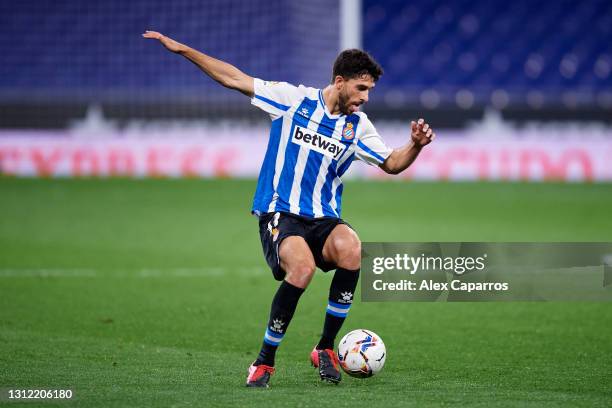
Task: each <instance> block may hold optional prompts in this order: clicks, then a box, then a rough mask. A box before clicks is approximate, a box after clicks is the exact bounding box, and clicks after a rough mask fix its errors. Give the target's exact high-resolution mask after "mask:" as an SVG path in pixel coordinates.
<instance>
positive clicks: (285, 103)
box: [251, 78, 300, 120]
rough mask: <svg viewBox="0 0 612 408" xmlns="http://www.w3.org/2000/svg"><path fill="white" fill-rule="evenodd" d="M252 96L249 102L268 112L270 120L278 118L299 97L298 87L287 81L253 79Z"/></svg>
mask: <svg viewBox="0 0 612 408" xmlns="http://www.w3.org/2000/svg"><path fill="white" fill-rule="evenodd" d="M253 85H254V90H255V92H254V96H253V97H252V98H251V103H252V104H253V105H255V106H257V107H258V108H260V109H261V110H263V111H265V112H268V113H269V114H270V117H271V118H272V120H274V119H277V118H279V117H280V116H282V115H283V113H284V112H286V111H287V110H289V108H290V107H291V105H293V104H294V103H295V102H296V101H297V100H298V99H299V98H300V90H299V88H298V87H296V86H294V85H291V84H289V83H287V82H274V81H263V80H261V79H259V78H255V79H254V84H253Z"/></svg>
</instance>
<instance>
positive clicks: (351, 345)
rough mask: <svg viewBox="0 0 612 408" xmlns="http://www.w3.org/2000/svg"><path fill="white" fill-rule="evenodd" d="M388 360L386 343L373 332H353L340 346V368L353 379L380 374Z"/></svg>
mask: <svg viewBox="0 0 612 408" xmlns="http://www.w3.org/2000/svg"><path fill="white" fill-rule="evenodd" d="M386 358H387V350H386V348H385V343H383V341H382V339H381V338H380V336H379V335H378V334H376V333H374V332H373V331H371V330H365V329H358V330H353V331H352V332H350V333H348V334H347V335H346V336H344V337H343V338H342V340H340V343H339V344H338V359H339V360H340V366H341V367H342V369H343V370H344V372H346V373H347V374H348V375H350V376H353V377H359V378H366V377H371V376H373V375H374V374H377V373H379V372H380V371H381V370H382V368H383V366H384V365H385V359H386Z"/></svg>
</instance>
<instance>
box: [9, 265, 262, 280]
mask: <svg viewBox="0 0 612 408" xmlns="http://www.w3.org/2000/svg"><path fill="white" fill-rule="evenodd" d="M265 273H266V269H265V268H263V267H260V266H253V267H247V268H244V267H243V268H226V267H206V268H167V269H165V268H162V269H160V268H139V269H86V268H75V269H70V268H40V269H37V268H24V269H20V268H0V278H97V277H116V278H143V279H148V278H165V277H171V278H193V277H196V278H197V277H219V276H260V275H263V274H265Z"/></svg>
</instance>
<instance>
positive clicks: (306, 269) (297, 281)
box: [285, 262, 316, 288]
mask: <svg viewBox="0 0 612 408" xmlns="http://www.w3.org/2000/svg"><path fill="white" fill-rule="evenodd" d="M315 270H316V266H315V264H314V263H311V262H299V263H296V264H295V265H292V266H290V267H288V268H287V269H286V272H287V276H286V278H285V280H286V281H287V282H289V283H290V284H292V285H293V286H297V287H298V288H306V287H307V286H308V284H309V283H310V281H311V280H312V276H313V275H314V273H315Z"/></svg>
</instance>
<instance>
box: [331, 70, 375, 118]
mask: <svg viewBox="0 0 612 408" xmlns="http://www.w3.org/2000/svg"><path fill="white" fill-rule="evenodd" d="M338 85H340V89H339V105H340V112H342V113H343V114H345V115H350V114H351V113H355V112H357V111H358V110H359V107H360V106H361V105H363V104H364V103H366V102H367V101H368V96H369V92H370V89H372V88H374V80H373V79H372V76H371V75H368V74H366V75H362V76H360V77H357V78H351V79H342V81H340V83H339V84H338Z"/></svg>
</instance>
